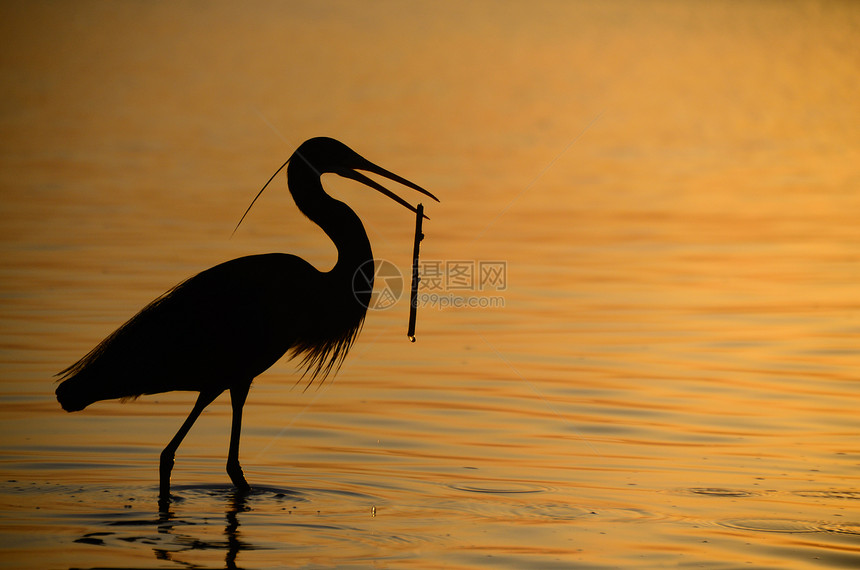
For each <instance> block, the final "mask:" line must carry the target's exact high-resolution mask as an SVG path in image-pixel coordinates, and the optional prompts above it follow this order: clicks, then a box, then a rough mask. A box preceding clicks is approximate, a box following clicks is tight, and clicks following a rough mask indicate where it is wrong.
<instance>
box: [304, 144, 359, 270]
mask: <svg viewBox="0 0 860 570" xmlns="http://www.w3.org/2000/svg"><path fill="white" fill-rule="evenodd" d="M294 165H295V166H294ZM287 183H288V185H289V188H290V192H291V193H292V195H293V199H294V200H295V202H296V206H298V208H299V210H300V211H301V212H302V213H303V214H304V215H306V216H307V217H308V218H309V219H310V220H311V221H313V222H314V223H316V224H317V225H318V226H319V227H320V228H322V230H323V231H324V232H325V233H326V235H327V236H328V237H329V238H330V239H331V240H332V241H333V242H334V245H335V247H337V263H336V264H335V266H334V268H333V269H332V270H331V272H332V273H333V274H335V275H340V276H343V277H344V278H345V279H350V280H352V278H353V275H354V274H355V272H356V271H357V270H358V269H359V267H361V266H362V265H363V264H365V263H367V262H368V261H371V262H372V260H373V251H372V250H371V248H370V240H369V239H368V237H367V232H366V231H365V229H364V225H363V224H362V223H361V219H360V218H359V217H358V215H357V214H356V213H355V212H353V211H352V209H351V208H350V207H349V206H347V205H346V204H344V203H343V202H341V201H339V200H335V199H334V198H332V197H331V196H329V195H328V194H326V192H325V190H324V189H323V187H322V183H321V182H320V175H319V173H317V172H314V171H312V169H311V168H310V167H309V166H307V165H306V164H303V162H302V161H300V160H293V161H291V162H290V166H289V168H288V170H287Z"/></svg>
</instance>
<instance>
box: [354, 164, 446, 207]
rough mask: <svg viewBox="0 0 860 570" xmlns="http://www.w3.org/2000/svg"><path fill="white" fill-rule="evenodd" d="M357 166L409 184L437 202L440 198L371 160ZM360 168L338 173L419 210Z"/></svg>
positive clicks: (405, 205) (402, 204) (406, 184)
mask: <svg viewBox="0 0 860 570" xmlns="http://www.w3.org/2000/svg"><path fill="white" fill-rule="evenodd" d="M356 168H357V169H358V170H366V171H367V172H372V173H374V174H378V175H379V176H384V177H385V178H388V179H389V180H393V181H394V182H397V183H398V184H402V185H403V186H408V187H409V188H412V189H413V190H417V191H419V192H421V193H422V194H424V195H425V196H429V197H430V198H433V199H434V200H436V201H437V202H438V201H439V198H437V197H436V196H434V195H433V194H431V193H430V192H428V191H427V190H425V189H424V188H422V187H420V186H418V185H417V184H415V183H414V182H410V181H409V180H406V179H405V178H403V177H402V176H398V175H396V174H394V173H393V172H389V171H388V170H385V169H384V168H382V167H381V166H377V165H375V164H373V163H372V162H370V161H369V160H368V161H366V162H365V164H362V165H361V166H358V167H356ZM358 170H355V169H352V168H349V169H344V170H343V171H342V172H339V173H338V174H340V175H341V176H343V177H345V178H351V179H353V180H355V181H356V182H361V183H362V184H364V185H366V186H370V187H371V188H373V189H374V190H377V191H379V192H381V193H383V194H385V195H386V196H388V197H389V198H391V199H392V200H394V201H395V202H397V203H398V204H400V205H401V206H404V207H405V208H407V209H408V210H410V211H412V212H416V213H417V212H418V209H417V208H416V207H415V206H413V205H412V204H410V203H409V202H407V201H406V200H404V199H403V198H401V197H400V196H398V195H397V194H395V193H394V192H392V191H391V190H389V189H388V188H386V187H385V186H383V185H382V184H380V183H378V182H376V181H375V180H371V179H370V178H368V177H367V176H365V175H364V174H362V173H360V172H358ZM424 217H425V218H427V216H424ZM427 219H428V220H429V219H430V218H427Z"/></svg>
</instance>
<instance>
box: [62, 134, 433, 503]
mask: <svg viewBox="0 0 860 570" xmlns="http://www.w3.org/2000/svg"><path fill="white" fill-rule="evenodd" d="M284 166H287V185H288V187H289V190H290V193H291V194H292V196H293V200H294V201H295V203H296V206H298V208H299V210H300V211H301V212H302V213H304V214H305V215H306V216H307V217H308V218H309V219H310V220H312V221H313V222H315V223H316V224H317V225H319V226H320V227H321V228H322V229H323V231H325V233H326V234H327V235H328V236H329V238H331V240H332V241H333V242H334V244H335V246H336V247H337V262H336V263H335V265H334V267H333V268H332V269H331V270H330V271H327V272H322V271H319V270H317V269H316V268H314V267H313V266H312V265H311V264H310V263H308V262H307V261H305V260H303V259H301V258H300V257H297V256H294V255H289V254H283V253H269V254H262V255H251V256H247V257H240V258H238V259H233V260H231V261H227V262H225V263H222V264H220V265H216V266H215V267H212V268H210V269H207V270H205V271H203V272H201V273H199V274H197V275H195V276H194V277H191V278H190V279H188V280H186V281H184V282H182V283H180V284H179V285H177V286H175V287H174V288H173V289H170V290H169V291H167V292H166V293H164V294H163V295H162V296H160V297H158V298H157V299H155V300H154V301H152V302H151V303H150V304H149V305H147V306H146V307H144V308H143V309H142V310H141V311H140V312H139V313H138V314H137V315H135V316H134V317H132V318H131V319H130V320H129V321H128V322H126V323H125V324H124V325H122V326H121V327H119V328H118V329H117V330H116V331H114V332H113V333H112V334H111V335H110V336H108V337H107V338H106V339H104V340H103V341H102V342H101V343H99V344H98V346H96V347H95V348H94V349H92V350H91V351H90V352H89V353H88V354H87V355H86V356H84V357H83V358H82V359H80V360H79V361H78V362H76V363H75V364H73V365H71V366H69V367H68V368H66V369H65V370H63V371H62V372H60V373H59V374H58V376H60V377H61V378H60V379H61V380H62V383H61V384H60V385H59V386H58V387H57V391H56V394H57V400H58V401H59V402H60V404H61V405H62V407H63V409H64V410H66V411H69V412H72V411H77V410H82V409H84V408H85V407H87V406H88V405H90V404H92V403H93V402H97V401H100V400H110V399H115V398H120V399H121V400H128V399H134V398H137V397H138V396H141V395H144V394H158V393H162V392H170V391H174V390H179V391H192V392H199V393H200V395H199V397H198V398H197V401H196V403H195V404H194V408H193V409H192V410H191V413H190V414H189V415H188V418H187V419H186V420H185V422H184V423H183V424H182V426H181V427H180V428H179V431H178V432H177V433H176V435H175V436H174V437H173V439H171V440H170V442H169V443H168V444H167V446H166V447H165V448H164V450H163V451H162V452H161V457H160V464H159V467H160V469H159V474H160V479H159V495H160V497H161V499H169V497H170V473H171V471H172V469H173V463H174V457H175V454H176V450H177V448H178V447H179V445H180V444H181V443H182V440H183V439H184V438H185V436H186V434H187V433H188V431H189V430H190V429H191V426H192V425H193V424H194V422H195V421H196V420H197V418H198V416H199V415H200V413H201V412H202V411H203V409H204V408H206V406H208V405H209V404H210V403H212V401H213V400H215V398H217V397H218V396H219V395H220V394H221V393H222V392H224V391H225V390H229V391H230V400H231V405H232V408H233V420H232V429H231V432H230V447H229V451H228V454H227V474H228V475H229V476H230V479H231V480H232V482H233V484H234V485H235V486H236V488H237V489H239V490H242V491H247V490H248V489H249V488H250V487H249V486H248V483H247V481H246V480H245V476H244V474H243V472H242V467H241V465H240V463H239V437H240V432H241V429H242V408H243V406H244V404H245V399H246V397H247V395H248V390H249V388H250V387H251V382H252V381H253V380H254V378H255V377H256V376H258V375H259V374H260V373H262V372H263V371H265V370H266V369H268V368H269V367H270V366H272V365H273V364H274V363H275V362H276V361H278V360H279V359H280V358H281V357H282V356H284V355H285V354H287V353H288V352H289V356H290V358H295V357H300V358H301V360H300V368H303V369H304V372H303V376H304V375H310V380H309V385H310V383H313V382H314V380H315V379H316V378H320V379H321V380H322V379H324V378H325V377H326V375H328V374H329V373H331V372H332V371H335V372H336V371H337V369H338V368H339V366H340V365H341V363H342V362H343V359H344V357H345V356H346V354H347V352H348V351H349V348H350V346H351V345H352V343H353V342H354V341H355V339H356V337H357V335H358V333H359V332H360V330H361V327H362V324H363V323H364V318H365V315H366V313H367V307H368V303H369V302H370V296H371V292H372V289H373V263H372V261H373V252H372V251H371V248H370V241H369V240H368V237H367V232H366V231H365V229H364V226H363V225H362V223H361V220H360V219H359V217H358V216H357V215H356V213H355V212H353V211H352V209H350V208H349V206H347V205H346V204H344V203H343V202H340V201H338V200H336V199H334V198H332V197H331V196H329V195H328V194H326V192H325V190H323V187H322V184H321V181H320V177H321V175H322V174H324V173H334V174H338V175H340V176H343V177H346V178H351V179H353V180H356V181H358V182H361V183H363V184H365V185H367V186H369V187H370V188H373V189H375V190H378V191H379V192H381V193H383V194H385V195H386V196H388V197H389V198H391V199H393V200H394V201H396V202H398V203H399V204H401V205H403V206H405V207H407V208H408V209H409V210H411V211H413V212H417V209H416V208H415V207H413V206H412V205H410V204H409V203H408V202H406V201H405V200H403V199H402V198H400V197H399V196H397V195H396V194H394V193H393V192H391V191H390V190H388V189H387V188H385V187H383V186H382V185H381V184H379V183H377V182H375V181H374V180H372V179H370V178H368V177H367V176H365V175H364V174H361V173H360V172H358V171H359V170H363V171H366V172H371V173H374V174H377V175H380V176H383V177H385V178H388V179H390V180H393V181H395V182H397V183H399V184H402V185H404V186H408V187H410V188H413V189H414V190H417V191H418V192H421V193H422V194H424V195H426V196H429V197H430V198H432V199H434V200H436V201H437V202H438V199H437V198H436V197H435V196H433V194H431V193H430V192H428V191H426V190H424V189H423V188H421V187H420V186H418V185H417V184H414V183H412V182H410V181H408V180H406V179H404V178H401V177H400V176H397V175H396V174H394V173H392V172H389V171H387V170H385V169H384V168H381V167H379V166H377V165H375V164H373V163H372V162H370V161H369V160H367V159H365V158H363V157H361V156H360V155H359V154H358V153H356V152H355V151H353V150H352V149H350V148H349V147H347V146H346V145H345V144H343V143H341V142H338V141H336V140H334V139H331V138H323V137H320V138H313V139H310V140H308V141H306V142H304V143H302V145H301V146H299V148H298V149H296V151H295V152H294V153H293V155H292V156H291V157H290V158H289V160H287V162H285V163H284V165H283V166H281V168H280V169H278V172H280V170H281V169H283V168H284ZM278 172H276V173H275V175H273V176H272V178H271V179H269V182H271V180H272V179H274V177H275V176H276V175H277V174H278ZM269 182H267V183H266V185H264V186H263V189H262V190H260V193H258V194H257V197H259V196H260V194H261V193H262V192H263V190H265V188H266V186H268V184H269ZM256 199H257V198H254V200H255V201H256ZM251 204H252V205H253V202H252V203H251ZM248 209H249V210H250V206H249V208H248ZM245 213H246V214H247V210H246V212H245ZM243 219H244V216H243ZM240 223H241V220H240ZM237 227H238V226H237Z"/></svg>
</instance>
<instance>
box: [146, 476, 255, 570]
mask: <svg viewBox="0 0 860 570" xmlns="http://www.w3.org/2000/svg"><path fill="white" fill-rule="evenodd" d="M251 492H252V491H247V490H241V489H233V490H231V491H230V492H228V493H226V498H227V500H226V511H225V514H224V518H225V520H226V525H225V527H224V540H220V541H205V540H201V539H200V538H197V537H192V536H191V535H188V534H183V533H182V532H181V531H182V529H183V527H184V526H185V523H182V522H181V520H180V521H179V523H180V524H179V525H177V520H176V514H175V512H174V511H173V510H171V506H173V507H174V508H176V507H175V504H171V503H170V502H169V501H164V500H163V499H159V501H160V511H159V516H158V533H159V534H164V535H166V536H167V537H168V538H167V542H168V543H169V544H170V545H171V548H163V547H154V548H153V552H154V553H155V556H156V558H158V559H159V560H169V561H171V562H178V563H181V564H183V565H186V566H189V567H191V566H193V563H190V562H185V561H183V560H182V556H181V554H182V553H183V552H185V551H189V550H224V551H225V557H224V564H225V567H226V568H237V566H236V558H237V556H238V555H239V553H240V552H241V551H243V550H251V549H253V548H254V547H253V546H252V545H251V544H250V543H248V542H243V541H242V539H241V536H240V535H241V533H240V531H239V527H240V526H241V524H240V522H239V514H240V513H244V512H247V511H249V510H250V507H249V506H248V496H249V495H250V494H251ZM177 526H178V529H179V530H177Z"/></svg>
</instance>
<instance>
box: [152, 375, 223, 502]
mask: <svg viewBox="0 0 860 570" xmlns="http://www.w3.org/2000/svg"><path fill="white" fill-rule="evenodd" d="M220 393H221V392H200V396H198V398H197V402H195V404H194V408H193V409H192V410H191V413H190V414H188V418H187V419H186V420H185V423H183V424H182V427H181V428H179V431H178V432H176V435H174V436H173V439H171V440H170V443H168V444H167V447H165V448H164V451H162V452H161V462H160V464H159V474H160V476H161V477H160V486H159V493H158V495H159V498H160V499H161V500H166V499H169V498H170V472H171V471H172V470H173V457H174V456H175V455H176V449H177V448H178V447H179V444H180V443H182V440H183V439H185V436H186V435H187V434H188V430H190V429H191V426H193V425H194V422H195V421H196V420H197V418H198V417H199V416H200V412H202V411H203V409H204V408H205V407H206V406H208V405H209V404H211V403H212V401H213V400H214V399H215V398H217V397H218V395H219V394H220Z"/></svg>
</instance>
